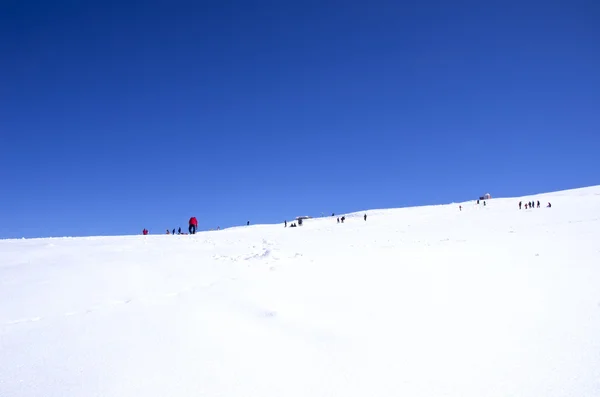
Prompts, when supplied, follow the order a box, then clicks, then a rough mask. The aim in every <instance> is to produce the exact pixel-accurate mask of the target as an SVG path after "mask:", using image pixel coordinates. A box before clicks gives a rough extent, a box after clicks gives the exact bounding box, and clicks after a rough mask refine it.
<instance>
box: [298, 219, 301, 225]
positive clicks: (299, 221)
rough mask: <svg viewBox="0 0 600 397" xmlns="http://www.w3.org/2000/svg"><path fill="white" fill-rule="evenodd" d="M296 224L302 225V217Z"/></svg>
mask: <svg viewBox="0 0 600 397" xmlns="http://www.w3.org/2000/svg"><path fill="white" fill-rule="evenodd" d="M298 226H302V218H300V219H298Z"/></svg>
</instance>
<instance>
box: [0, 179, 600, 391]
mask: <svg viewBox="0 0 600 397" xmlns="http://www.w3.org/2000/svg"><path fill="white" fill-rule="evenodd" d="M520 200H521V201H524V202H526V201H529V200H534V201H537V200H540V201H541V202H542V203H547V202H548V201H550V202H552V205H553V207H552V208H550V209H549V208H540V209H537V208H535V209H528V210H518V206H517V204H518V202H519V201H520ZM459 205H462V207H463V209H462V211H459V210H458V206H459ZM366 213H367V214H368V219H367V221H366V222H365V221H364V220H363V214H364V212H358V213H354V214H346V222H345V223H344V224H337V222H336V218H337V216H336V217H325V218H318V219H310V220H306V221H305V222H304V225H303V226H301V227H297V228H289V227H288V228H284V227H283V225H255V226H242V227H236V228H231V229H225V230H220V231H212V232H200V233H198V234H196V235H193V236H189V235H188V236H170V235H169V236H167V235H150V236H123V237H86V238H51V239H32V240H3V241H0V300H1V301H2V305H0V396H2V397H4V396H10V397H33V396H39V395H47V396H92V395H102V396H133V395H143V396H147V397H154V396H161V397H162V396H165V395H169V396H190V395H195V396H196V395H211V396H213V395H214V396H216V395H219V396H236V397H237V396H240V397H241V396H266V397H269V396H283V395H285V396H365V395H378V396H384V395H386V396H387V395H392V396H394V395H406V396H417V397H419V396H428V397H429V396H442V395H443V396H448V397H481V396H498V397H500V396H502V397H504V396H515V397H538V396H545V397H558V396H585V397H588V396H589V397H597V396H600V382H599V379H600V287H599V286H600V248H599V246H598V241H600V217H599V214H600V187H591V188H584V189H576V190H571V191H564V192H557V193H550V194H545V195H532V196H530V197H524V198H513V199H492V200H489V201H487V206H485V207H484V206H483V205H479V206H477V205H476V204H474V203H473V202H468V203H453V204H450V205H437V206H427V207H416V208H403V209H389V210H372V211H367V212H366ZM340 216H341V215H340Z"/></svg>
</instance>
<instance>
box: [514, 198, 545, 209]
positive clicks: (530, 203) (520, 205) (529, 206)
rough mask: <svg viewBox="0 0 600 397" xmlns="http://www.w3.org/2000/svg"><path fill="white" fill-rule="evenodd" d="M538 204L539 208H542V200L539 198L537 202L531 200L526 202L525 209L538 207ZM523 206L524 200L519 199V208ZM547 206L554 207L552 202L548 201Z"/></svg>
mask: <svg viewBox="0 0 600 397" xmlns="http://www.w3.org/2000/svg"><path fill="white" fill-rule="evenodd" d="M536 204H537V208H541V205H540V200H538V201H537V203H536V202H535V201H530V202H528V203H525V209H531V208H536ZM522 206H523V202H522V201H519V209H521V208H522ZM546 208H552V204H551V203H548V205H547V206H546Z"/></svg>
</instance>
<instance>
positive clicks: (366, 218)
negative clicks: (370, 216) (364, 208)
mask: <svg viewBox="0 0 600 397" xmlns="http://www.w3.org/2000/svg"><path fill="white" fill-rule="evenodd" d="M366 220H367V214H365V222H366Z"/></svg>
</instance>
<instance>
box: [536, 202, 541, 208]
mask: <svg viewBox="0 0 600 397" xmlns="http://www.w3.org/2000/svg"><path fill="white" fill-rule="evenodd" d="M537 207H538V208H540V200H538V202H537Z"/></svg>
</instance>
